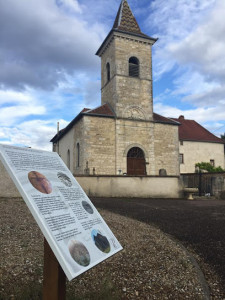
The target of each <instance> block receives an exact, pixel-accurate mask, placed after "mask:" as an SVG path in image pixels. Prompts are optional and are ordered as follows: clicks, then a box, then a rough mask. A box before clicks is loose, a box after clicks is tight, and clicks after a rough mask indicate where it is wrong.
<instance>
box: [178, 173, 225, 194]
mask: <svg viewBox="0 0 225 300" xmlns="http://www.w3.org/2000/svg"><path fill="white" fill-rule="evenodd" d="M181 178H182V180H183V185H184V187H187V188H198V191H199V196H205V195H210V196H218V195H219V194H221V193H222V192H224V191H225V172H223V173H201V172H199V173H189V174H181Z"/></svg>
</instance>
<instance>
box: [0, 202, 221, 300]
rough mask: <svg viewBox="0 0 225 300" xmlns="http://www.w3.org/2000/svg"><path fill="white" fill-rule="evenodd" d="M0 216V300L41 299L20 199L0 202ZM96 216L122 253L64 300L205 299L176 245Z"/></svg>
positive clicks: (37, 246) (31, 229)
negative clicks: (105, 226) (121, 248)
mask: <svg viewBox="0 0 225 300" xmlns="http://www.w3.org/2000/svg"><path fill="white" fill-rule="evenodd" d="M0 211H1V218H0V228H1V231H0V243H1V261H0V262H1V264H0V299H1V300H3V299H7V300H8V299H23V300H24V299H29V300H31V299H41V298H40V297H41V295H40V290H41V288H42V269H43V236H42V234H41V232H40V230H39V229H38V227H37V225H36V223H35V221H34V220H33V217H32V216H31V214H30V212H29V211H28V209H27V207H26V205H25V204H24V202H23V201H22V199H4V198H0ZM100 213H101V215H102V216H103V217H104V219H105V220H106V222H107V224H108V225H109V226H110V228H111V229H112V231H113V232H114V234H115V235H116V237H117V238H118V240H119V241H120V243H121V244H122V246H123V247H124V250H123V251H121V252H120V253H118V254H116V255H115V256H113V257H111V258H109V259H108V260H107V261H105V262H103V263H101V264H99V265H98V266H96V267H95V268H93V269H91V270H89V271H88V272H86V273H85V274H83V275H81V276H79V277H78V278H76V279H74V280H73V281H71V282H69V283H67V299H91V300H93V299H98V300H100V299H102V300H103V299H104V300H106V299H160V300H161V299H182V300H183V299H195V300H198V299H209V298H208V296H207V286H206V285H205V281H204V278H202V273H201V271H200V270H199V268H198V266H197V265H196V264H195V262H194V261H193V259H192V257H190V256H189V255H188V253H187V251H186V250H185V249H184V248H183V247H182V246H180V244H179V243H176V242H175V241H174V240H172V239H170V238H169V237H168V236H167V235H165V234H164V233H162V231H161V230H159V229H157V228H155V227H153V226H149V225H147V224H145V223H142V222H139V221H136V220H132V219H129V218H127V217H124V216H119V215H116V214H113V213H110V212H107V211H102V210H101V211H100ZM75 295H77V296H79V297H76V296H75ZM96 295H97V296H96ZM221 299H222V298H221Z"/></svg>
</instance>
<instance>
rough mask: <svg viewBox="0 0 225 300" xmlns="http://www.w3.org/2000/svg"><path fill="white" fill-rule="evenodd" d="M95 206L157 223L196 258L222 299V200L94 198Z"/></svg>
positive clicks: (224, 288)
mask: <svg viewBox="0 0 225 300" xmlns="http://www.w3.org/2000/svg"><path fill="white" fill-rule="evenodd" d="M93 202H94V204H95V205H96V207H98V208H104V209H107V210H109V211H112V212H114V213H118V214H121V215H123V216H129V217H131V218H133V219H136V220H139V221H142V222H145V223H148V224H151V225H154V226H157V227H158V228H160V229H161V230H162V231H163V232H165V233H167V234H169V235H171V236H173V237H174V238H175V239H176V240H178V241H180V242H181V243H182V245H184V246H185V247H186V248H187V249H188V250H189V252H191V253H192V254H193V255H194V256H195V258H196V259H197V261H198V263H199V265H200V266H201V269H202V270H203V273H204V275H205V278H206V280H207V281H208V284H209V286H210V288H211V296H212V298H213V299H225V267H224V266H225V255H224V253H225V201H223V200H221V201H218V200H215V199H212V200H211V199H209V198H207V199H198V200H194V201H188V200H180V199H178V200H169V199H93Z"/></svg>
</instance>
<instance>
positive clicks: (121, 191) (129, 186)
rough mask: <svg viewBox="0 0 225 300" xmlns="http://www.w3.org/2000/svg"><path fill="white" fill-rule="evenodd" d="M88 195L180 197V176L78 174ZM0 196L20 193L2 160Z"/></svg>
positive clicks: (14, 195) (77, 177) (0, 166)
mask: <svg viewBox="0 0 225 300" xmlns="http://www.w3.org/2000/svg"><path fill="white" fill-rule="evenodd" d="M75 178H76V179H77V181H78V182H79V184H80V185H81V186H82V188H83V189H84V191H85V192H86V194H87V195H88V196H93V197H124V198H135V197H137V198H179V197H180V196H181V195H182V192H181V189H182V188H181V186H180V180H179V178H178V177H169V176H167V177H153V176H146V177H132V176H76V177H75ZM0 197H20V194H19V192H18V190H17V188H16V186H15V184H14V183H13V181H12V179H11V178H10V176H9V175H8V173H7V171H6V170H5V167H4V166H3V164H2V163H1V161H0Z"/></svg>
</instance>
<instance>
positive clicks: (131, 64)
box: [96, 0, 157, 121]
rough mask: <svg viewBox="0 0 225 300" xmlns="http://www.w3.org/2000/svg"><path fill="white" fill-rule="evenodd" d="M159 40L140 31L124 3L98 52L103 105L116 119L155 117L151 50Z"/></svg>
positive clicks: (121, 4)
mask: <svg viewBox="0 0 225 300" xmlns="http://www.w3.org/2000/svg"><path fill="white" fill-rule="evenodd" d="M156 40H157V39H154V38H151V37H150V36H147V35H145V34H144V33H142V32H141V29H140V27H139V25H138V23H137V21H136V19H135V17H134V15H133V13H132V11H131V9H130V7H129V5H128V2H127V0H122V1H121V3H120V7H119V10H118V12H117V15H116V19H115V21H114V24H113V27H112V29H111V31H110V33H109V34H108V36H107V37H106V39H105V40H104V42H103V43H102V45H101V46H100V48H99V49H98V51H97V53H96V54H97V55H98V56H100V57H101V83H102V84H101V87H102V88H101V91H102V92H101V96H102V104H105V103H108V104H110V106H111V107H112V109H113V110H114V112H115V115H116V116H117V118H122V119H126V118H128V119H130V118H133V119H139V120H140V119H141V120H148V121H151V120H152V118H153V110H152V108H153V100H152V59H151V47H152V45H153V44H154V43H155V42H156Z"/></svg>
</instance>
